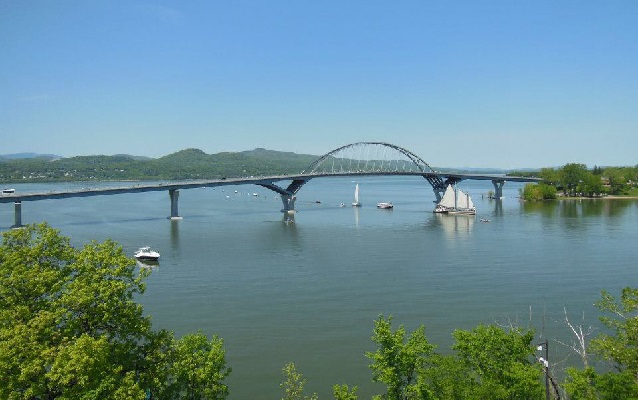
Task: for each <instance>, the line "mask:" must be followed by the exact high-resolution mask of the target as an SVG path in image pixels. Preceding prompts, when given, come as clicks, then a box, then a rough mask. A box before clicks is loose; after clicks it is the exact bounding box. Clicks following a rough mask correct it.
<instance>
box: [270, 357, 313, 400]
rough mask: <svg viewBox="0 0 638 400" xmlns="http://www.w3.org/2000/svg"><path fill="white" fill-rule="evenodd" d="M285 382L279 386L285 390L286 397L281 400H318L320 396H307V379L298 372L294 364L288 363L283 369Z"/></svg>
mask: <svg viewBox="0 0 638 400" xmlns="http://www.w3.org/2000/svg"><path fill="white" fill-rule="evenodd" d="M282 372H283V374H284V378H285V381H283V382H281V383H280V384H279V386H280V387H281V388H282V389H283V390H284V397H282V398H281V400H317V399H318V396H317V394H316V393H313V394H312V395H310V396H307V395H306V394H305V388H306V379H305V378H304V377H303V375H302V374H301V372H297V367H296V366H295V364H294V363H287V364H286V365H285V366H284V368H283V369H282Z"/></svg>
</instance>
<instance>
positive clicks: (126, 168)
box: [0, 149, 318, 182]
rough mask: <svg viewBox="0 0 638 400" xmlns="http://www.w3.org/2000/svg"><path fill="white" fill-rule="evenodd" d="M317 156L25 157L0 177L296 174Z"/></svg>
mask: <svg viewBox="0 0 638 400" xmlns="http://www.w3.org/2000/svg"><path fill="white" fill-rule="evenodd" d="M317 158H318V156H312V155H305V154H295V153H289V152H279V151H272V150H266V149H255V150H251V151H243V152H237V153H228V152H225V153H217V154H206V153H204V152H203V151H201V150H199V149H185V150H181V151H178V152H176V153H173V154H169V155H167V156H164V157H160V158H157V159H152V158H144V157H133V156H129V155H115V156H104V155H95V156H78V157H70V158H61V159H56V160H48V159H43V158H28V159H17V160H0V180H1V181H5V182H23V181H25V180H27V181H30V182H52V181H93V180H161V179H165V180H178V179H217V178H221V177H240V176H251V175H254V176H259V175H280V174H293V173H299V172H301V171H302V170H303V169H304V168H305V167H307V166H308V165H310V164H311V163H312V162H313V161H315V160H316V159H317Z"/></svg>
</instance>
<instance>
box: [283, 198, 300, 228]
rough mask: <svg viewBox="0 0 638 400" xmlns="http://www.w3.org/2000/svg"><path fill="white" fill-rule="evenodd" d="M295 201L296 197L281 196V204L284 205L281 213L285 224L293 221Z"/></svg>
mask: <svg viewBox="0 0 638 400" xmlns="http://www.w3.org/2000/svg"><path fill="white" fill-rule="evenodd" d="M295 200H297V196H295V195H294V194H281V202H282V203H283V205H284V208H282V209H281V212H282V213H284V221H285V222H294V221H295Z"/></svg>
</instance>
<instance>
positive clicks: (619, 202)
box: [521, 199, 636, 222]
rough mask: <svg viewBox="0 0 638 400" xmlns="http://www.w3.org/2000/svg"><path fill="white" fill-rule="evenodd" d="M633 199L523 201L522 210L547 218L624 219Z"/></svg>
mask: <svg viewBox="0 0 638 400" xmlns="http://www.w3.org/2000/svg"><path fill="white" fill-rule="evenodd" d="M634 204H636V200H633V199H570V200H556V201H523V202H521V210H522V211H523V212H525V213H538V214H541V215H542V216H543V217H547V218H555V217H561V218H567V221H568V222H569V221H570V219H571V220H577V219H580V218H588V217H599V216H608V217H614V218H617V217H622V216H624V215H625V214H626V213H627V210H628V209H630V208H631V206H632V205H634Z"/></svg>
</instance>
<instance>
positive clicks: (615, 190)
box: [603, 168, 627, 194]
mask: <svg viewBox="0 0 638 400" xmlns="http://www.w3.org/2000/svg"><path fill="white" fill-rule="evenodd" d="M625 172H626V171H624V170H623V169H621V168H605V171H604V172H603V176H604V177H605V178H607V182H608V184H609V191H610V193H611V194H623V193H624V192H625V191H626V190H627V178H626V177H625Z"/></svg>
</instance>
